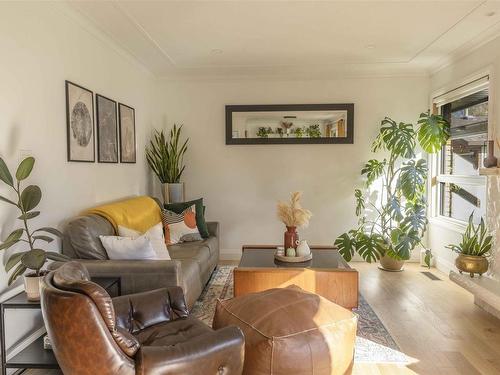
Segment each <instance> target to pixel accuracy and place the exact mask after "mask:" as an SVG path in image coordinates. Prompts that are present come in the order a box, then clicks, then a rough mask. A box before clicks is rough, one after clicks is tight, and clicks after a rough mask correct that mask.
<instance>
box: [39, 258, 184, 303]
mask: <svg viewBox="0 0 500 375" xmlns="http://www.w3.org/2000/svg"><path fill="white" fill-rule="evenodd" d="M75 260H76V261H77V262H79V263H81V264H83V265H84V266H85V267H86V268H87V270H88V272H89V274H90V276H91V277H120V281H121V290H122V294H123V295H125V294H133V293H139V292H144V291H148V290H152V289H158V288H165V287H169V286H181V285H182V274H181V272H182V270H181V263H180V261H178V260H94V259H92V260H90V259H75ZM61 264H62V263H61V262H54V263H51V264H50V266H49V269H56V268H58V267H59V266H60V265H61Z"/></svg>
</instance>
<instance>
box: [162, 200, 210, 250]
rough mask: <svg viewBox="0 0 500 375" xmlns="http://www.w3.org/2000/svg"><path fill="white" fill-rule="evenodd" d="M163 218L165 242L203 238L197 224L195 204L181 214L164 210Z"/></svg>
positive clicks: (173, 242) (174, 242)
mask: <svg viewBox="0 0 500 375" xmlns="http://www.w3.org/2000/svg"><path fill="white" fill-rule="evenodd" d="M161 220H162V222H163V227H164V228H165V243H166V244H167V245H174V244H176V243H179V242H188V241H199V240H201V239H202V238H201V236H200V232H199V231H198V227H197V226H196V208H195V205H192V206H189V207H188V208H186V209H185V210H184V211H182V212H181V213H180V214H177V213H175V212H173V211H169V210H162V211H161Z"/></svg>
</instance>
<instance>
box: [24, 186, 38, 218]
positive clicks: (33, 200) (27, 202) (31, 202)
mask: <svg viewBox="0 0 500 375" xmlns="http://www.w3.org/2000/svg"><path fill="white" fill-rule="evenodd" d="M41 200H42V191H41V190H40V188H39V187H38V186H36V185H30V186H28V187H27V188H26V189H24V190H23V192H22V193H21V204H22V207H23V209H24V211H26V212H28V211H31V210H32V209H34V208H35V207H36V206H38V203H40V201H41Z"/></svg>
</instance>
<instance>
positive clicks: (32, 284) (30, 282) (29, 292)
mask: <svg viewBox="0 0 500 375" xmlns="http://www.w3.org/2000/svg"><path fill="white" fill-rule="evenodd" d="M42 279H43V276H24V290H25V291H26V296H27V298H28V301H40V282H41V281H42Z"/></svg>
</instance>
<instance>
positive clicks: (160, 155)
mask: <svg viewBox="0 0 500 375" xmlns="http://www.w3.org/2000/svg"><path fill="white" fill-rule="evenodd" d="M181 132H182V125H181V126H179V127H177V125H175V124H174V127H173V128H172V129H171V130H170V133H169V136H168V137H167V136H166V135H165V132H164V131H163V130H161V131H160V130H155V133H154V136H153V139H151V141H150V143H149V147H146V160H147V162H148V164H149V167H150V168H151V169H152V170H153V172H154V173H155V174H156V176H157V177H158V179H159V180H160V182H161V183H162V184H167V183H168V184H175V183H178V182H179V181H180V179H181V176H182V173H183V172H184V168H186V166H185V165H183V161H184V154H185V153H186V151H187V145H188V141H189V138H188V139H186V140H185V141H184V142H183V143H182V142H181V141H180V137H181Z"/></svg>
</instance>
